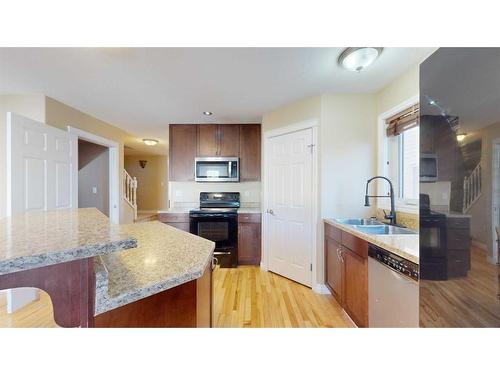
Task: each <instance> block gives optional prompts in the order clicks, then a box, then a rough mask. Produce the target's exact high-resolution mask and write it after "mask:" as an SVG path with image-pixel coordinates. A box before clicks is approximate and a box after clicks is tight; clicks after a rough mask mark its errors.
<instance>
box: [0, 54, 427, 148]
mask: <svg viewBox="0 0 500 375" xmlns="http://www.w3.org/2000/svg"><path fill="white" fill-rule="evenodd" d="M342 50H343V49H342V48H0V94H31V93H39V94H45V95H47V96H50V97H53V98H54V99H57V100H59V101H62V102H64V103H66V104H68V105H70V106H73V107H75V108H77V109H79V110H81V111H84V112H86V113H89V114H91V115H92V116H94V117H97V118H100V119H102V120H104V121H107V122H110V123H112V124H114V125H116V126H118V127H120V128H122V129H124V130H126V131H128V132H130V133H131V134H133V135H134V136H136V140H135V141H132V142H130V144H129V146H131V147H133V148H135V149H139V150H142V149H144V148H143V147H144V146H142V145H141V144H140V139H141V138H156V139H159V140H160V141H161V142H160V144H159V145H158V146H155V147H151V148H146V150H148V151H154V152H159V153H165V152H166V150H167V139H168V136H167V125H168V124H169V123H200V122H214V123H232V122H234V123H239V122H260V121H261V118H262V115H263V114H264V113H266V112H268V111H272V110H274V109H276V108H278V107H280V106H282V105H284V104H286V103H289V102H291V101H294V100H298V99H301V98H305V97H308V96H313V95H319V94H322V93H327V92H328V93H368V92H374V91H377V90H379V89H381V88H382V87H384V86H385V85H386V84H388V83H389V82H391V81H392V80H393V79H394V78H395V77H397V76H398V75H399V74H401V73H402V72H404V71H405V70H406V69H407V68H409V67H410V66H411V65H413V64H415V63H417V62H420V61H422V59H423V58H425V57H426V56H428V55H429V54H430V53H431V52H432V51H433V50H434V48H386V49H385V50H384V52H383V53H382V55H381V57H380V58H379V60H377V61H376V63H375V64H373V65H372V66H371V67H370V68H369V69H367V70H366V71H364V72H362V73H354V72H349V71H346V70H343V69H341V68H340V67H339V66H338V64H337V59H338V56H339V54H340V53H341V51H342ZM203 111H212V112H214V115H213V116H210V117H207V116H203V115H202V112H203Z"/></svg>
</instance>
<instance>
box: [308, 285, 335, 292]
mask: <svg viewBox="0 0 500 375" xmlns="http://www.w3.org/2000/svg"><path fill="white" fill-rule="evenodd" d="M312 290H313V291H314V292H316V293H318V294H332V293H331V292H330V289H328V287H327V286H326V285H325V284H314V286H313V288H312Z"/></svg>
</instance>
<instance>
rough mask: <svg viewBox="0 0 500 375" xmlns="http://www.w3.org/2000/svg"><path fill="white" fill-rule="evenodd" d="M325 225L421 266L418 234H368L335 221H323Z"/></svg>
mask: <svg viewBox="0 0 500 375" xmlns="http://www.w3.org/2000/svg"><path fill="white" fill-rule="evenodd" d="M323 221H324V222H325V223H328V224H330V225H333V226H334V227H337V228H339V229H341V230H343V231H346V232H348V233H351V234H352V235H354V236H356V237H359V238H362V239H363V240H366V241H368V242H370V243H372V244H374V245H377V246H379V247H381V248H382V249H385V250H387V251H390V252H391V253H393V254H396V255H399V256H400V257H403V258H405V259H407V260H409V261H412V262H413V263H416V264H419V252H420V249H419V237H418V234H402V235H401V234H399V235H398V234H391V235H375V234H367V233H364V232H361V231H359V230H357V229H355V228H354V227H353V226H352V225H346V224H341V223H339V222H337V221H335V220H334V219H323Z"/></svg>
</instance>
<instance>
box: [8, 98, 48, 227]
mask: <svg viewBox="0 0 500 375" xmlns="http://www.w3.org/2000/svg"><path fill="white" fill-rule="evenodd" d="M7 112H15V113H17V114H19V115H22V116H25V117H29V118H31V119H33V120H36V121H41V122H45V96H43V95H0V152H1V155H0V218H1V217H3V216H4V215H5V210H6V200H7V196H6V184H7V181H6V178H7V176H6V164H5V163H6V162H7V160H6V156H7V155H6V154H5V152H6V147H7V143H6V142H7V140H6V129H7V123H6V122H7Z"/></svg>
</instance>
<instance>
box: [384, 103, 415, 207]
mask: <svg viewBox="0 0 500 375" xmlns="http://www.w3.org/2000/svg"><path fill="white" fill-rule="evenodd" d="M418 103H419V96H418V95H415V96H413V97H411V98H409V99H406V100H405V101H403V102H402V103H400V104H398V105H397V106H396V107H394V108H391V109H390V110H388V111H386V112H384V113H381V114H380V115H379V116H378V149H379V152H378V155H377V158H378V168H377V172H378V174H379V175H380V176H388V172H389V166H388V162H389V137H387V135H386V128H387V124H386V120H387V119H388V118H390V117H392V116H394V115H396V114H398V113H399V112H401V111H403V110H404V109H406V108H408V107H411V106H413V105H415V104H418ZM419 147H420V145H419ZM401 148H402V139H401V138H400V139H399V140H398V150H400V151H401ZM401 157H402V153H401V152H399V155H398V163H399V165H398V167H397V169H398V179H399V180H401V179H402V175H401V169H402V168H403V166H402V165H401V164H402V163H401ZM384 183H386V184H387V182H385V181H382V180H378V181H377V191H383V190H382V189H385V187H384V185H383V184H384ZM402 189H403V186H402V184H401V183H400V181H398V191H397V192H395V193H396V194H397V197H395V199H394V203H395V206H396V211H400V212H407V213H413V214H415V213H418V212H419V199H405V198H399V196H400V195H402V194H401V191H402ZM418 190H419V189H418V187H417V192H418ZM377 208H379V209H384V210H389V209H390V201H389V199H385V198H377Z"/></svg>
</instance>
